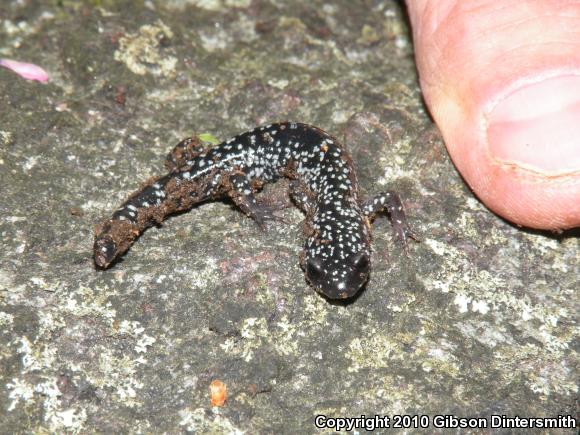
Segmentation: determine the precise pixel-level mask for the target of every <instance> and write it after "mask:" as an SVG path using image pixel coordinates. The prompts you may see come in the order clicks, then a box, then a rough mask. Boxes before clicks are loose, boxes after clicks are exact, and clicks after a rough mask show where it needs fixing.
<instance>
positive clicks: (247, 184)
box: [94, 122, 416, 299]
mask: <svg viewBox="0 0 580 435" xmlns="http://www.w3.org/2000/svg"><path fill="white" fill-rule="evenodd" d="M166 166H167V168H168V169H169V173H168V174H167V175H164V176H161V177H158V178H154V179H152V180H150V181H149V182H146V183H145V185H144V187H142V188H141V189H140V190H138V191H137V192H135V193H133V194H132V195H131V196H130V197H129V199H127V200H126V201H125V202H124V203H123V204H122V205H121V207H120V208H119V209H118V210H117V211H115V212H114V213H113V215H112V217H111V218H110V219H108V220H106V221H105V222H104V223H103V224H101V225H100V226H98V227H97V229H96V231H95V240H94V261H95V264H96V266H97V267H98V268H101V269H105V268H107V267H109V266H110V265H111V263H112V262H113V261H114V260H115V259H117V258H119V256H121V255H122V254H123V253H125V252H126V251H127V250H128V249H129V247H130V246H131V245H132V244H133V242H134V241H135V239H136V238H137V237H139V235H140V234H141V233H142V232H143V231H144V230H145V229H146V228H147V227H150V226H152V225H154V224H156V223H160V222H162V221H163V220H164V219H165V218H166V217H167V216H168V215H170V214H172V213H176V212H180V211H185V210H188V209H190V208H191V207H192V206H193V205H194V204H197V203H199V202H201V201H206V200H209V199H216V198H222V197H229V198H231V199H232V200H233V202H234V203H235V204H236V205H237V206H238V207H239V208H240V209H241V210H242V211H243V212H244V213H245V214H247V215H249V216H250V217H251V218H253V219H254V220H255V221H256V223H257V224H258V225H260V226H261V227H264V226H265V223H266V222H267V221H268V220H272V219H276V218H277V217H276V215H275V214H274V212H275V211H276V208H275V207H272V206H268V205H265V204H261V203H259V202H258V201H257V200H256V197H255V196H254V194H255V193H256V191H258V190H259V189H260V188H261V187H262V186H263V185H264V184H265V183H270V182H273V181H276V180H278V179H280V178H281V177H286V178H288V179H289V180H290V183H289V193H290V197H291V199H292V200H293V202H294V203H295V204H296V205H297V206H298V207H299V208H300V209H301V210H302V211H303V212H304V213H305V215H306V219H305V223H304V233H305V236H306V241H305V245H304V249H303V250H302V252H301V254H300V265H301V266H302V268H303V270H304V272H305V277H306V280H307V281H308V282H309V283H310V284H311V285H312V286H313V287H314V288H315V289H316V290H317V291H318V292H319V293H322V294H323V295H325V296H326V297H328V298H331V299H345V298H349V297H351V296H353V295H355V294H356V293H357V292H358V291H359V289H360V288H361V287H362V286H363V285H364V284H365V282H366V281H367V279H368V277H369V273H370V270H371V233H370V224H371V222H372V220H373V219H374V218H375V216H377V214H379V213H381V212H383V211H387V212H388V214H389V216H390V219H391V222H392V225H393V228H394V230H395V232H396V234H397V236H398V238H399V239H400V240H401V242H402V243H403V246H404V247H405V249H406V246H407V238H409V237H410V238H413V239H416V237H415V235H414V234H413V232H412V230H411V228H410V227H409V224H408V222H407V219H406V217H405V212H404V210H403V206H402V203H401V199H400V198H399V196H398V195H397V194H396V193H395V192H393V191H386V192H383V193H380V194H379V195H377V196H375V197H373V198H371V199H368V200H366V201H365V200H362V199H361V198H359V192H358V183H357V178H356V174H355V171H354V168H353V163H352V159H351V157H350V155H349V153H348V152H347V150H346V149H345V147H344V146H343V145H341V144H340V142H339V141H338V140H337V139H336V138H334V137H333V136H331V135H330V134H328V133H326V132H325V131H323V130H321V129H319V128H317V127H314V126H311V125H308V124H302V123H295V122H281V123H276V124H270V125H266V126H262V127H257V128H255V129H254V130H251V131H248V132H245V133H242V134H240V135H238V136H235V137H234V138H232V139H229V140H227V141H225V142H222V143H220V144H219V145H216V146H215V147H211V148H204V147H203V146H201V143H200V142H199V140H198V139H197V138H188V139H185V140H183V141H181V142H180V143H179V144H178V145H177V146H176V147H175V148H174V149H173V151H172V152H170V153H169V155H168V157H167V161H166Z"/></svg>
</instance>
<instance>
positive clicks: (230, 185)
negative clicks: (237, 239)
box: [223, 171, 285, 230]
mask: <svg viewBox="0 0 580 435" xmlns="http://www.w3.org/2000/svg"><path fill="white" fill-rule="evenodd" d="M223 186H224V187H225V192H226V194H227V195H228V196H229V197H230V198H231V199H232V200H233V201H234V202H235V204H236V205H237V206H238V207H239V208H240V210H242V211H243V212H244V213H245V214H247V215H248V216H250V217H251V218H252V219H254V221H256V223H257V224H258V225H259V227H260V228H262V229H263V230H265V229H266V222H267V221H270V220H275V221H279V222H285V221H284V219H282V218H280V217H278V216H276V215H275V214H274V212H275V211H277V210H279V209H280V207H272V206H269V205H265V204H260V203H259V202H258V201H257V200H256V197H255V196H254V189H253V188H252V186H251V184H250V182H249V180H248V177H247V176H246V174H244V173H243V172H241V171H240V172H234V173H230V174H227V175H224V181H223Z"/></svg>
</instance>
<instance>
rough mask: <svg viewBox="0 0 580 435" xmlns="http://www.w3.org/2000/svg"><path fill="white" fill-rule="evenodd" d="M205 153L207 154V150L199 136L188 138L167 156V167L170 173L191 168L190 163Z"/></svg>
mask: <svg viewBox="0 0 580 435" xmlns="http://www.w3.org/2000/svg"><path fill="white" fill-rule="evenodd" d="M203 152H205V149H204V148H203V145H202V144H201V141H200V140H199V138H198V137H197V136H193V137H188V138H187V139H183V140H182V141H181V142H179V143H178V144H177V145H175V147H174V148H173V149H172V150H171V151H170V152H169V154H167V157H166V158H165V167H166V168H167V170H169V171H178V170H180V169H181V168H184V167H187V166H189V165H188V162H190V161H191V160H193V159H195V158H196V157H198V156H199V155H200V154H202V153H203Z"/></svg>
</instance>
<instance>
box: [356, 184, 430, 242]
mask: <svg viewBox="0 0 580 435" xmlns="http://www.w3.org/2000/svg"><path fill="white" fill-rule="evenodd" d="M385 209H386V210H387V212H388V213H389V217H390V219H391V224H392V225H393V229H394V230H395V234H396V235H397V238H398V239H399V240H400V241H401V243H402V244H403V248H404V249H405V252H407V239H408V238H411V239H413V240H415V241H419V239H418V238H417V236H416V235H415V233H414V232H413V230H411V227H410V226H409V223H408V222H407V216H406V215H405V210H404V209H403V203H402V202H401V198H400V197H399V195H398V194H396V193H395V192H393V191H387V192H381V193H379V194H378V195H376V196H375V197H373V198H370V199H368V200H366V201H365V202H364V203H363V204H362V213H363V215H365V216H366V217H368V218H369V219H370V220H371V221H372V220H373V219H374V218H375V217H376V215H377V214H378V213H381V212H382V211H383V210H385Z"/></svg>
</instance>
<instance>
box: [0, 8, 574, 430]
mask: <svg viewBox="0 0 580 435" xmlns="http://www.w3.org/2000/svg"><path fill="white" fill-rule="evenodd" d="M0 16H1V17H2V21H1V25H0V57H5V58H13V59H18V60H22V61H27V62H33V63H36V64H38V65H41V66H42V67H43V68H44V69H46V70H47V71H48V73H49V75H50V81H49V83H48V84H41V83H38V82H31V81H26V80H24V79H22V78H20V77H18V76H17V75H16V74H14V73H12V72H10V71H8V70H5V69H2V70H0V107H1V110H0V186H1V200H0V210H1V213H0V421H2V428H3V429H2V431H5V432H6V433H15V432H22V431H25V430H30V431H32V432H35V433H41V432H42V433H45V432H61V433H62V432H106V433H118V432H132V433H153V432H155V433H159V432H167V433H176V432H184V431H190V432H196V431H197V432H214V433H222V432H238V433H239V432H247V433H272V432H281V433H292V432H294V433H298V432H302V433H312V432H314V431H315V428H314V426H313V425H314V417H315V416H316V415H318V414H324V415H328V416H360V415H361V414H365V415H366V416H372V415H375V414H378V415H387V416H392V415H395V414H408V415H415V414H421V415H428V416H430V417H433V416H435V415H437V414H452V415H456V416H462V417H488V416H490V415H492V414H499V415H501V414H505V415H508V416H513V415H516V414H517V415H519V416H537V417H541V416H548V417H555V416H557V415H564V414H574V413H575V412H576V411H577V408H576V406H577V397H578V384H577V379H578V361H579V360H578V355H577V350H578V327H577V320H578V304H577V301H578V289H579V288H580V282H579V278H578V277H579V275H580V274H579V264H580V258H579V243H578V238H577V234H574V233H568V234H564V235H561V236H553V235H550V234H546V233H539V232H530V231H526V230H522V229H519V228H515V227H513V226H511V225H509V224H507V223H506V222H504V221H502V220H501V219H499V218H497V217H496V216H494V215H493V214H491V213H490V212H489V211H488V210H486V209H485V208H484V207H483V206H482V205H481V204H480V203H479V202H478V201H477V200H476V199H475V198H474V197H473V196H472V194H471V193H470V191H469V190H468V188H467V187H466V186H465V184H464V183H463V182H462V180H461V178H460V176H459V175H458V174H457V173H456V171H455V170H454V168H453V166H452V164H451V162H450V160H449V158H448V156H447V154H446V152H445V150H444V146H443V144H442V142H441V138H440V136H439V134H438V132H437V130H436V128H435V127H434V126H433V124H432V122H431V120H430V119H429V116H428V114H427V113H426V111H425V108H424V106H423V105H422V102H421V95H420V90H419V88H418V85H417V77H416V74H415V69H414V64H413V58H412V45H411V41H410V39H409V33H408V27H407V24H406V21H405V17H404V11H403V10H402V7H401V4H400V3H397V2H394V1H386V0H385V1H381V0H376V1H374V0H372V1H371V0H369V1H362V0H360V1H354V2H353V1H350V0H338V1H332V2H330V1H329V2H323V1H311V0H308V1H307V0H304V1H298V0H293V1H285V2H282V1H276V0H252V1H250V0H190V1H183V2H180V1H177V0H173V1H169V2H161V1H146V2H140V1H123V2H117V1H106V0H103V1H86V2H73V1H67V0H65V1H50V2H37V1H30V2H29V1H25V2H22V1H16V0H10V1H3V2H1V4H0ZM287 119H289V120H297V121H301V122H307V123H311V124H314V125H317V126H320V127H321V128H324V129H325V130H328V131H329V132H331V133H333V134H334V135H336V136H337V137H339V138H342V139H343V140H344V142H345V143H346V144H347V145H348V147H349V148H350V150H351V152H352V154H353V157H354V160H355V164H356V166H357V169H358V173H359V180H360V182H361V187H362V189H363V191H364V192H368V193H372V192H378V191H380V190H385V189H386V188H387V187H390V188H393V189H396V190H398V191H399V192H400V193H401V196H402V197H403V200H404V202H405V205H406V209H407V213H408V215H409V216H410V220H411V224H412V225H413V227H414V228H415V230H416V232H417V233H418V234H419V235H420V237H421V239H422V242H421V243H418V244H413V245H412V246H411V249H410V252H409V255H408V256H405V255H404V253H403V252H402V249H401V247H400V246H399V245H398V244H397V243H396V242H395V239H394V237H393V235H392V232H391V228H390V226H389V225H388V221H387V220H386V219H379V220H377V221H376V222H375V225H374V253H373V272H372V278H371V281H370V282H369V284H368V285H367V287H366V289H365V290H364V292H362V294H360V296H359V297H358V298H357V299H356V300H355V301H352V302H351V303H350V304H347V305H342V304H335V303H330V302H328V301H326V300H325V299H323V298H322V297H320V296H318V295H317V294H315V293H314V292H313V290H312V289H310V288H309V287H308V285H307V284H306V283H305V281H304V277H303V273H302V271H301V270H300V267H299V265H298V253H299V250H300V248H301V244H302V234H301V231H302V230H301V228H302V227H301V221H302V219H303V216H302V215H301V214H300V212H298V211H297V210H295V209H287V210H285V211H284V212H283V215H284V218H285V219H286V220H288V221H289V222H290V223H289V224H282V223H274V224H272V225H270V227H269V230H268V231H267V232H262V231H261V230H260V229H259V228H258V227H257V226H256V225H255V223H254V222H252V221H251V220H249V219H248V218H246V217H245V216H243V215H242V214H241V213H240V212H239V211H237V210H235V209H234V208H233V207H232V206H231V204H230V203H228V202H216V203H208V204H204V205H201V206H198V207H196V208H195V209H194V210H192V211H191V212H189V213H186V214H181V215H179V216H176V217H174V218H172V219H170V220H168V221H167V222H165V223H164V224H163V226H162V227H160V228H153V229H151V230H149V231H148V232H147V233H146V234H145V235H144V236H143V237H141V239H140V240H139V241H138V242H137V243H136V245H135V246H134V247H133V248H132V249H131V250H130V251H129V253H128V254H127V255H126V256H125V257H124V259H123V261H121V262H119V263H117V264H116V265H115V266H114V267H112V268H111V269H109V270H107V271H97V270H95V268H94V265H93V261H92V252H91V249H92V237H93V227H94V225H95V224H97V223H99V222H101V221H102V220H104V219H105V218H107V217H108V216H109V214H110V213H111V212H112V211H113V210H114V209H115V207H117V206H118V205H119V204H120V203H121V201H122V200H123V199H124V198H126V196H127V195H128V194H129V193H130V192H132V191H133V190H135V189H136V188H137V187H138V186H139V185H140V183H141V182H143V181H144V180H146V179H147V178H148V177H150V176H152V175H155V174H161V173H163V159H164V156H165V155H166V154H167V152H168V151H169V150H170V149H171V148H172V147H173V145H175V144H176V143H177V142H178V141H179V140H180V139H182V138H183V137H186V136H189V135H192V134H194V133H195V134H200V135H201V134H203V136H202V137H205V138H212V137H216V138H219V139H226V138H228V137H229V136H231V135H233V134H236V133H239V132H241V131H243V130H246V129H248V128H251V127H253V126H255V125H258V124H261V123H268V122H271V121H278V120H287ZM267 194H270V195H283V194H284V190H283V189H276V188H274V189H268V192H267ZM214 380H220V381H222V382H223V383H224V384H225V385H226V386H227V398H226V401H225V406H223V407H213V408H212V407H211V404H210V393H209V385H210V383H211V382H212V381H214ZM432 430H434V429H433V427H431V429H430V430H428V431H427V432H431V431H432ZM573 432H574V431H565V430H562V431H554V432H553V433H573Z"/></svg>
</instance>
